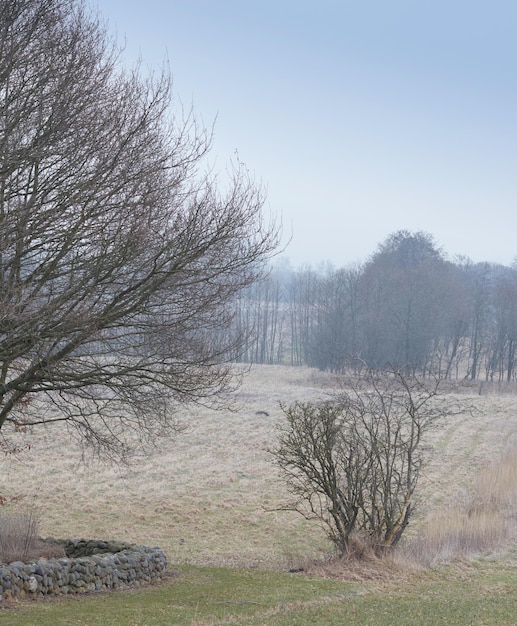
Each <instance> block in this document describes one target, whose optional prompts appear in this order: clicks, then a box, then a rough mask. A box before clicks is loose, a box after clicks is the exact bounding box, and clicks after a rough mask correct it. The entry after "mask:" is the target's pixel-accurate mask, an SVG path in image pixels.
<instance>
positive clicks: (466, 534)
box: [407, 449, 517, 565]
mask: <svg viewBox="0 0 517 626" xmlns="http://www.w3.org/2000/svg"><path fill="white" fill-rule="evenodd" d="M516 511H517V449H514V450H511V451H510V452H509V453H507V454H506V455H504V456H503V457H502V458H501V459H499V460H498V461H494V462H492V463H490V464H489V465H487V466H485V467H484V468H482V470H481V471H480V472H479V474H478V476H477V478H476V480H475V481H474V484H473V486H472V491H471V496H470V497H469V498H468V499H467V500H466V502H465V503H463V504H461V503H460V504H455V505H451V506H449V507H447V508H444V509H441V510H438V511H435V512H434V513H433V514H432V515H431V516H430V517H429V518H428V520H427V522H426V523H425V525H424V528H423V529H422V532H421V533H420V535H419V537H418V538H417V539H416V540H415V541H414V542H413V543H412V544H411V545H410V546H408V548H407V550H408V552H409V553H410V554H412V556H413V558H415V559H416V560H417V561H419V562H421V563H424V564H426V565H432V564H434V563H438V562H448V561H451V560H453V559H455V558H460V557H469V556H473V555H476V554H481V553H483V552H487V551H489V550H494V549H496V548H498V547H500V546H502V545H503V544H504V543H505V542H506V541H508V539H509V538H510V537H511V535H512V533H513V532H514V530H515V522H514V521H513V520H514V518H515V512H516Z"/></svg>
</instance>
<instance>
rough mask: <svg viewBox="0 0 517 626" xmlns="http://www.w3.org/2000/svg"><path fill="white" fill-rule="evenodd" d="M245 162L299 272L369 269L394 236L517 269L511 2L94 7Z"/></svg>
mask: <svg viewBox="0 0 517 626" xmlns="http://www.w3.org/2000/svg"><path fill="white" fill-rule="evenodd" d="M93 2H94V6H97V7H98V9H99V11H100V13H101V14H102V15H103V16H104V17H105V18H107V20H108V22H109V26H110V28H111V29H112V31H113V32H114V33H115V34H116V36H117V37H118V38H119V39H123V38H124V37H125V39H126V53H125V54H126V57H127V58H128V60H130V61H131V60H134V59H135V58H136V57H137V56H139V55H140V56H141V57H142V59H143V61H144V63H145V64H146V65H149V66H150V67H154V68H157V69H159V68H160V67H161V65H162V62H163V60H164V58H165V57H166V56H167V57H168V59H169V61H170V66H171V70H172V73H173V76H174V82H175V91H176V92H177V93H178V95H179V97H180V98H181V100H182V101H183V103H184V104H185V106H187V107H188V106H190V104H191V103H193V105H194V108H195V110H196V112H197V114H198V116H200V117H201V118H202V119H203V120H204V123H205V124H206V125H210V124H211V123H212V122H213V120H214V119H215V118H216V117H217V121H216V126H215V143H214V149H213V154H212V156H213V158H216V168H217V169H220V170H222V171H223V170H224V169H225V167H226V164H227V163H228V162H229V161H230V160H231V159H232V158H234V155H235V153H236V151H237V153H238V157H239V159H240V160H242V161H244V162H245V163H246V165H247V166H248V169H249V170H250V171H251V172H252V173H253V174H254V175H255V177H256V178H257V179H258V180H261V181H262V182H263V184H264V185H265V186H266V188H267V191H268V201H267V206H266V208H267V209H268V210H271V211H272V212H273V213H275V214H277V215H278V216H280V218H281V219H282V222H283V229H284V233H285V236H286V238H287V237H288V236H290V235H291V234H292V241H291V243H290V244H289V246H288V248H287V250H286V252H285V255H286V256H287V257H289V259H290V260H291V263H292V264H293V265H294V266H299V265H302V264H304V263H308V264H311V265H317V264H319V263H321V262H326V261H329V262H331V263H332V264H334V265H335V266H338V267H340V266H343V265H348V264H350V263H354V262H357V261H364V260H365V259H366V257H367V256H368V255H369V254H371V253H372V252H373V251H374V249H375V248H376V246H377V244H378V243H380V242H381V241H383V240H384V239H385V237H386V236H387V235H388V234H390V233H392V232H394V231H396V230H399V229H408V230H412V231H417V230H423V231H426V232H429V233H431V234H432V235H433V236H434V237H435V239H436V241H437V242H438V244H439V245H441V246H443V248H444V250H445V251H446V252H447V253H448V255H449V256H450V257H451V258H452V257H453V256H454V255H456V254H464V255H467V256H469V257H470V258H471V259H472V260H474V261H492V262H498V263H503V264H505V265H509V264H511V263H512V261H513V260H514V258H516V257H517V36H516V32H517V3H516V2H515V0H508V1H506V2H504V1H500V0H492V1H490V2H489V1H488V0H486V1H483V2H476V0H468V1H463V0H460V1H456V0H433V1H431V0H429V1H427V0H412V1H410V0H407V1H405V2H404V1H399V0H361V1H358V0H354V1H353V2H352V1H348V0H341V1H339V0H336V1H328V0H319V1H318V2H316V0H314V1H313V2H304V1H303V0H296V1H295V0H249V1H246V0H145V2H128V1H127V0H93Z"/></svg>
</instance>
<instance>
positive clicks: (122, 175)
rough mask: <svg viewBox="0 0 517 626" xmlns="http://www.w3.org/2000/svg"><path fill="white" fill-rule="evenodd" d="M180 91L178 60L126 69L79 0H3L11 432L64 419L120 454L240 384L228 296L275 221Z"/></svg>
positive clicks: (1, 239)
mask: <svg viewBox="0 0 517 626" xmlns="http://www.w3.org/2000/svg"><path fill="white" fill-rule="evenodd" d="M173 105H174V102H173V97H172V79H171V76H170V74H169V73H168V72H167V71H165V70H164V71H163V72H162V73H160V74H159V75H158V76H153V75H151V76H143V75H142V74H141V72H140V70H139V68H135V69H133V70H129V71H128V70H124V69H122V64H121V62H120V50H119V49H118V47H117V44H116V42H114V41H113V39H111V37H110V35H109V34H108V32H107V30H106V28H105V26H104V25H103V24H102V22H101V21H100V19H99V18H98V17H97V16H96V15H95V14H93V13H91V12H90V11H89V10H88V8H87V6H86V4H85V3H84V2H82V1H81V0H77V1H75V0H10V1H9V2H2V3H1V4H0V428H3V429H4V432H5V427H6V426H8V425H13V426H14V427H16V428H25V427H28V426H33V425H38V424H49V423H56V422H57V423H64V424H67V425H69V426H73V427H75V429H77V432H79V433H80V435H81V436H82V437H83V438H84V439H85V440H86V441H88V442H89V443H91V444H93V445H94V447H96V448H97V449H99V450H100V449H103V450H105V451H107V452H109V453H110V454H112V455H115V456H118V455H123V454H124V453H125V451H126V450H127V447H128V445H129V444H130V443H131V440H132V438H133V437H134V436H135V435H136V436H139V437H140V436H143V437H146V436H150V437H152V436H153V435H155V434H156V433H158V432H160V430H161V429H162V428H164V427H166V426H171V425H174V413H173V406H174V402H175V401H181V402H183V401H195V402H210V401H211V400H214V399H215V398H217V397H218V394H219V393H220V392H222V391H224V390H225V389H227V388H228V386H229V384H230V382H231V369H230V366H229V364H228V355H229V354H230V352H232V351H233V353H234V352H235V349H236V346H237V345H238V344H239V342H240V341H241V340H242V337H237V336H232V335H231V334H229V333H228V332H226V331H228V329H229V328H230V322H231V319H232V315H233V308H232V307H233V302H234V295H235V294H236V293H238V292H239V291H240V290H241V289H242V288H244V287H246V286H247V285H249V284H251V283H252V282H254V281H255V280H256V279H257V278H258V277H259V276H260V275H261V273H262V271H263V269H264V267H265V264H266V262H267V261H268V259H269V258H270V257H271V256H272V254H274V252H275V249H276V247H277V243H278V229H277V228H276V226H275V224H274V222H272V221H270V222H265V221H264V218H263V213H262V209H263V204H264V194H263V191H262V189H261V187H260V186H258V185H256V184H255V183H254V181H253V180H251V179H250V178H249V176H248V174H247V170H246V169H245V168H244V167H243V166H240V165H236V166H234V167H233V169H232V170H231V172H230V176H229V177H228V179H229V180H228V181H227V182H221V181H219V180H218V179H217V177H215V176H214V175H212V174H211V173H210V171H209V169H208V167H207V165H206V157H207V155H208V153H209V150H210V147H211V131H210V130H209V131H207V130H205V129H204V128H202V127H200V126H199V125H198V123H197V122H196V119H195V117H194V115H193V114H192V112H190V113H188V114H187V115H183V114H180V115H175V113H174V109H173ZM44 405H46V408H45V406H44ZM49 406H50V407H52V410H49V408H48V407H49Z"/></svg>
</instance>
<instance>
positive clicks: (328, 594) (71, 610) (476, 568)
mask: <svg viewBox="0 0 517 626" xmlns="http://www.w3.org/2000/svg"><path fill="white" fill-rule="evenodd" d="M0 623H5V624H9V626H11V625H12V626H17V625H20V624H31V625H32V624H38V626H45V625H47V624H48V625H49V626H50V625H52V626H54V625H56V624H57V625H59V624H88V625H90V624H91V625H96V624H99V625H101V624H102V625H103V626H108V625H111V624H121V625H122V624H124V625H125V626H129V625H150V626H151V625H154V624H161V625H164V624H174V625H178V626H180V625H183V624H190V625H198V626H200V625H206V626H208V625H215V624H238V625H242V626H244V625H246V624H257V625H266V624H268V625H278V626H284V625H285V626H287V625H288V624H290V625H296V626H304V625H307V626H309V625H314V624H323V625H325V626H332V625H336V626H337V625H339V626H342V625H343V624H347V625H354V624H357V625H359V624H368V625H369V626H381V625H390V626H392V625H397V626H404V625H408V626H415V625H419V626H420V625H423V624H429V625H433V626H435V625H436V624H447V625H448V626H454V625H467V624H470V625H476V626H482V625H487V626H494V625H497V624H507V625H510V624H512V625H515V624H517V567H516V566H515V564H509V563H506V564H501V563H498V562H496V561H488V560H485V561H481V562H479V563H478V564H477V565H470V566H468V567H459V566H451V567H447V568H443V569H439V570H436V569H435V570H431V571H429V572H427V573H423V574H418V575H415V576H414V577H412V578H411V577H408V578H407V579H406V580H402V581H398V582H394V581H389V582H385V583H381V582H379V581H373V582H370V581H366V582H363V583H347V582H341V581H336V580H325V579H316V578H309V577H307V576H305V575H300V574H288V573H282V572H267V571H259V570H242V569H229V568H211V567H191V566H184V567H180V568H178V575H177V576H176V577H173V578H170V579H168V580H167V582H165V583H164V584H162V585H159V586H156V587H150V588H142V589H136V590H131V591H121V592H116V593H104V594H93V595H89V596H82V597H72V598H62V599H59V600H50V601H46V600H42V601H37V602H20V603H16V604H11V606H10V608H4V609H2V610H0Z"/></svg>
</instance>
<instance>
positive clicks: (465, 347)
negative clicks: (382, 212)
mask: <svg viewBox="0 0 517 626" xmlns="http://www.w3.org/2000/svg"><path fill="white" fill-rule="evenodd" d="M235 324H236V325H235V331H236V332H238V333H247V334H248V335H249V337H250V340H249V342H248V344H247V347H246V349H245V350H244V351H241V352H239V353H238V354H235V355H234V358H235V360H238V361H244V362H254V363H270V364H275V363H282V364H291V365H309V366H313V367H317V368H320V369H322V370H330V371H333V372H344V371H347V370H349V369H351V368H355V367H357V364H358V362H361V363H363V364H365V365H366V366H368V367H373V368H384V367H388V366H389V367H399V368H405V369H407V370H410V371H411V372H414V373H420V374H424V375H426V374H433V375H439V376H442V377H449V378H465V377H466V378H469V379H472V380H476V379H486V380H511V379H513V378H514V377H515V375H516V352H517V268H516V267H515V266H514V267H513V268H510V267H505V266H502V265H494V264H490V263H475V264H474V263H472V262H470V261H469V260H468V259H458V260H455V261H454V262H452V261H449V260H447V258H446V257H445V255H444V254H443V252H442V251H441V250H440V249H439V248H438V247H437V246H436V244H435V242H434V240H433V237H432V236H431V235H429V234H427V233H421V232H418V233H410V232H407V231H399V232H396V233H394V234H392V235H390V236H389V237H388V238H387V239H386V241H385V242H383V243H382V244H380V245H379V246H378V248H377V250H376V252H375V253H374V254H372V256H371V257H370V258H369V259H368V260H367V261H366V262H365V263H364V264H363V265H360V266H352V267H345V268H342V269H336V270H334V269H332V270H325V271H317V270H314V269H311V268H307V269H298V270H293V269H291V268H290V267H289V266H288V264H287V265H284V266H282V265H278V266H277V267H276V268H274V269H273V270H272V272H271V274H270V275H269V277H268V278H267V279H266V280H264V281H262V282H258V283H256V284H255V285H253V286H252V287H250V288H248V289H246V291H244V292H242V293H241V294H240V297H239V300H238V302H237V316H236V322H235Z"/></svg>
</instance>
